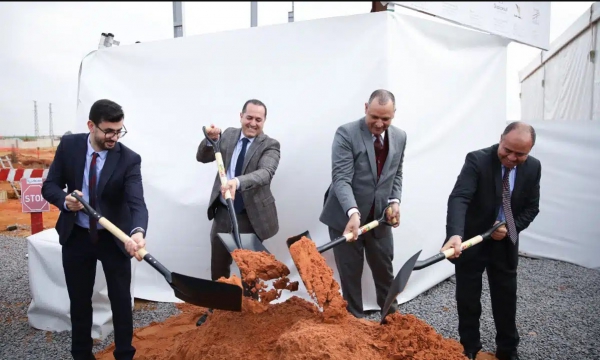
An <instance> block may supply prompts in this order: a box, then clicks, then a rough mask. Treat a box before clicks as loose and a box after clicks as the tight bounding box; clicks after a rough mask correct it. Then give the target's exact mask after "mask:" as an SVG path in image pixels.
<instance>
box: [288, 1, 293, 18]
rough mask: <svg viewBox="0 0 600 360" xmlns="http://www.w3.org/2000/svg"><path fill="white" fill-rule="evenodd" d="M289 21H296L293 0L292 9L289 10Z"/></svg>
mask: <svg viewBox="0 0 600 360" xmlns="http://www.w3.org/2000/svg"><path fill="white" fill-rule="evenodd" d="M288 22H294V2H293V1H292V11H288Z"/></svg>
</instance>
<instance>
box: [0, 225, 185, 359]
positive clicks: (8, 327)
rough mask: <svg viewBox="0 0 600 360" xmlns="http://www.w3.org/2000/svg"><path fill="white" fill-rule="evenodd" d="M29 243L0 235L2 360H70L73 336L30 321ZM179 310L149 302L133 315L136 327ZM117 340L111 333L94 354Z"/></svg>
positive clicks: (98, 344) (165, 304) (97, 345)
mask: <svg viewBox="0 0 600 360" xmlns="http://www.w3.org/2000/svg"><path fill="white" fill-rule="evenodd" d="M26 254H27V241H26V240H25V239H24V238H10V237H6V236H2V235H0V359H2V360H13V359H14V360H62V359H64V360H70V359H72V357H71V353H70V352H69V350H70V349H71V333H70V332H69V331H63V332H60V333H57V332H51V331H43V330H37V329H35V328H33V327H31V326H29V323H28V322H27V308H28V307H29V303H30V302H31V295H30V291H29V275H28V269H27V258H26V257H25V255H26ZM178 312H179V310H177V308H176V307H175V305H174V304H171V303H149V304H147V305H145V306H141V307H140V308H137V307H136V310H134V313H133V324H134V326H135V327H143V326H147V325H150V323H151V322H153V321H159V322H160V321H164V320H165V319H167V318H168V317H169V316H171V315H174V314H176V313H178ZM113 341H114V333H111V334H110V335H109V336H108V337H107V338H106V339H105V340H104V341H102V342H96V343H95V345H94V352H96V351H99V350H101V349H104V348H105V347H107V346H108V345H109V344H111V343H112V342H113Z"/></svg>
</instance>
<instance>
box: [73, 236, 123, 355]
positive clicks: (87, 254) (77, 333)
mask: <svg viewBox="0 0 600 360" xmlns="http://www.w3.org/2000/svg"><path fill="white" fill-rule="evenodd" d="M98 260H100V262H101V263H102V268H103V270H104V274H105V277H106V284H107V287H108V298H109V300H110V307H111V310H112V315H113V324H114V334H115V350H114V352H113V355H114V357H115V359H117V360H130V359H133V355H134V354H135V348H134V347H133V346H132V345H131V342H132V337H133V315H132V306H131V292H130V286H131V259H130V258H128V257H127V256H126V255H125V254H124V253H123V252H122V251H121V249H120V248H119V247H118V246H117V244H116V243H115V239H114V238H113V236H112V235H111V234H110V233H109V232H108V231H106V230H99V231H98V242H97V243H96V244H92V242H91V241H90V234H89V232H88V229H85V228H81V227H79V226H77V225H74V227H73V231H72V232H71V235H70V237H69V239H68V240H67V242H66V243H65V245H64V246H63V247H62V261H63V269H64V272H65V280H66V283H67V291H68V293H69V299H70V302H71V303H70V311H71V327H72V330H71V338H72V345H71V354H72V355H73V358H74V359H75V360H79V359H85V360H89V359H90V358H91V357H92V347H93V340H92V337H91V333H92V322H93V309H92V294H93V290H94V282H95V279H96V263H97V261H98Z"/></svg>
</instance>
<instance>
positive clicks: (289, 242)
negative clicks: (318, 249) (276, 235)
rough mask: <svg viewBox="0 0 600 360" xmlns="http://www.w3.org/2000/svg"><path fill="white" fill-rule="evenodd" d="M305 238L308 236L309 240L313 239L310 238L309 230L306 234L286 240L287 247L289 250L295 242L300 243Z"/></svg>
mask: <svg viewBox="0 0 600 360" xmlns="http://www.w3.org/2000/svg"><path fill="white" fill-rule="evenodd" d="M303 236H306V237H307V238H309V239H312V238H311V237H310V233H309V232H308V230H306V231H305V232H303V233H302V234H299V235H296V236H292V237H290V238H288V239H287V240H286V243H287V247H288V249H289V248H290V246H292V244H294V243H295V242H297V241H299V240H300V239H302V237H303Z"/></svg>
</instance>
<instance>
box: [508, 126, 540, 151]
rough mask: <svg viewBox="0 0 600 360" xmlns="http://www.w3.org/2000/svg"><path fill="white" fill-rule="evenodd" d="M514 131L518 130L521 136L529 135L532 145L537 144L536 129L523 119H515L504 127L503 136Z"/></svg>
mask: <svg viewBox="0 0 600 360" xmlns="http://www.w3.org/2000/svg"><path fill="white" fill-rule="evenodd" d="M513 131H515V132H517V133H518V134H519V135H520V136H525V137H527V136H529V138H530V140H531V146H532V147H533V145H535V129H534V128H533V126H531V125H529V124H525V123H524V122H522V121H513V122H511V123H510V124H508V126H507V127H506V128H505V129H504V132H503V133H502V137H505V136H506V135H508V134H509V133H511V132H513Z"/></svg>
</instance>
